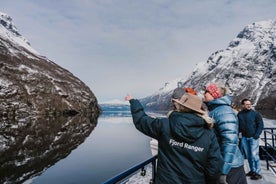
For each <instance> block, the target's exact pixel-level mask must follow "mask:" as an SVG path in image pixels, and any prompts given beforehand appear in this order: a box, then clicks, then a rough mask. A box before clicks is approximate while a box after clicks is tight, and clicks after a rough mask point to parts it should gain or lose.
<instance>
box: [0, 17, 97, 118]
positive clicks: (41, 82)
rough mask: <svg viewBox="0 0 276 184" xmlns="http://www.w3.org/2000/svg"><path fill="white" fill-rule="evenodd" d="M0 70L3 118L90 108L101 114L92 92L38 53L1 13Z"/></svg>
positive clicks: (1, 114)
mask: <svg viewBox="0 0 276 184" xmlns="http://www.w3.org/2000/svg"><path fill="white" fill-rule="evenodd" d="M0 71H1V77H0V97H1V104H0V117H1V116H14V113H16V114H21V115H20V116H23V115H24V116H25V115H29V114H49V113H64V112H82V111H84V110H87V109H91V108H90V107H93V108H94V111H95V112H96V111H98V104H97V99H96V97H95V96H94V94H93V93H92V92H91V90H90V89H89V88H88V87H87V86H86V85H85V84H84V83H83V82H82V81H81V80H79V79H78V78H77V77H75V76H74V75H73V74H72V73H70V72H69V71H67V70H65V69H63V68H61V67H60V66H58V65H57V64H55V63H54V62H52V61H50V60H49V59H47V58H46V57H44V56H42V55H40V54H39V53H38V52H37V51H35V50H34V49H33V48H32V47H31V46H30V43H29V42H28V41H27V39H25V38H24V37H23V36H22V35H21V34H20V33H19V32H18V30H17V28H16V26H15V25H14V24H13V22H12V18H11V17H9V16H8V15H7V14H4V13H0ZM11 111H12V112H11ZM13 112H14V113H13ZM18 116H19V115H18Z"/></svg>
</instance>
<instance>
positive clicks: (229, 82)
mask: <svg viewBox="0 0 276 184" xmlns="http://www.w3.org/2000/svg"><path fill="white" fill-rule="evenodd" d="M178 82H179V83H182V86H183V87H192V88H194V89H196V91H197V92H198V93H203V90H204V86H206V85H208V84H210V83H211V82H216V83H218V84H220V85H224V86H226V87H227V88H228V92H229V93H230V94H231V95H232V96H233V99H234V103H236V104H237V105H239V104H240V100H241V99H243V98H250V99H252V101H253V105H254V106H255V109H257V110H259V111H261V113H262V114H263V115H264V116H266V117H270V118H276V117H275V116H276V85H275V84H276V21H273V20H267V21H260V22H255V23H252V24H249V25H247V26H246V27H245V28H244V29H243V30H242V31H241V32H240V33H239V34H238V35H237V37H236V38H234V39H233V40H232V41H231V42H230V43H229V45H228V47H227V48H226V49H225V50H219V51H217V52H215V53H213V54H212V55H211V56H210V57H209V58H208V60H207V61H206V62H203V63H199V64H198V65H197V67H196V68H195V69H194V71H193V72H192V73H191V75H190V76H189V77H188V78H187V80H186V79H184V80H179V81H178ZM175 87H177V85H175V86H174V87H173V88H171V89H170V90H169V91H168V92H166V93H155V94H153V95H151V96H148V97H145V98H143V99H141V101H142V103H143V104H144V105H145V106H146V108H148V109H155V110H168V108H169V107H170V96H171V93H172V90H173V89H174V88H175Z"/></svg>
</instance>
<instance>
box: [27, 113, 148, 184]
mask: <svg viewBox="0 0 276 184" xmlns="http://www.w3.org/2000/svg"><path fill="white" fill-rule="evenodd" d="M149 142H150V138H149V137H147V136H145V135H143V134H142V133H140V132H138V131H137V130H136V129H135V127H134V125H133V123H132V118H131V117H130V113H129V112H115V113H112V112H109V113H105V112H104V113H103V114H102V116H101V117H100V118H99V119H98V124H97V126H96V128H95V129H94V130H93V131H92V133H91V134H90V135H89V137H87V139H86V140H85V141H84V143H82V144H81V145H79V146H78V147H77V148H76V149H75V150H73V151H72V152H71V154H70V155H68V156H67V157H66V158H65V159H63V160H60V161H59V162H57V163H56V164H55V165H53V166H51V167H50V168H48V169H47V170H46V171H45V172H44V173H42V174H41V175H40V176H37V177H35V178H33V179H31V180H29V181H27V182H25V183H32V184H49V183H51V184H68V183H70V184H73V183H76V184H77V183H78V184H79V183H82V184H86V183H87V184H88V183H89V184H98V183H103V182H104V181H106V180H107V179H109V178H111V177H113V176H115V175H117V174H118V173H120V172H122V171H124V170H126V169H128V168H130V167H132V166H133V165H136V164H137V163H139V162H142V161H144V160H146V159H147V158H150V157H151V151H150V145H149Z"/></svg>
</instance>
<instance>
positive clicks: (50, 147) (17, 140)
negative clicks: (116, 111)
mask: <svg viewBox="0 0 276 184" xmlns="http://www.w3.org/2000/svg"><path fill="white" fill-rule="evenodd" d="M97 118H98V116H94V115H91V116H89V117H83V116H74V117H57V118H49V117H38V118H36V119H25V120H21V121H15V120H1V124H0V132H1V133H0V183H23V182H24V181H26V180H27V179H29V178H32V177H34V176H36V175H39V174H41V173H42V172H43V171H44V170H46V169H47V168H49V167H51V166H52V165H54V164H55V163H56V162H58V161H59V160H61V159H63V158H65V157H66V156H67V155H69V154H70V152H71V151H72V150H74V149H75V148H76V147H78V145H80V144H81V143H83V142H84V140H85V139H86V138H87V137H88V136H89V135H90V133H91V132H92V130H93V129H94V128H95V126H96V125H97Z"/></svg>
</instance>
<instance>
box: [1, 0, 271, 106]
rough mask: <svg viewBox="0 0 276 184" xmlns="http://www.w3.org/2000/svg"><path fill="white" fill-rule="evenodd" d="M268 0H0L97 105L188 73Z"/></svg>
mask: <svg viewBox="0 0 276 184" xmlns="http://www.w3.org/2000/svg"><path fill="white" fill-rule="evenodd" d="M275 8H276V1H275V0H6V1H4V0H1V3H0V11H1V12H4V13H6V14H8V15H10V16H11V17H12V18H13V22H14V23H15V25H16V27H17V28H18V30H19V32H20V33H21V34H22V35H23V36H24V37H25V38H27V39H28V40H29V42H30V43H31V46H32V47H33V48H34V49H35V50H37V51H38V52H39V53H40V54H41V55H44V56H46V57H47V58H49V59H50V60H52V61H54V62H55V63H57V64H58V65H60V66H62V67H63V68H65V69H67V70H69V71H70V72H72V73H73V74H74V75H75V76H77V77H78V78H79V79H81V80H82V81H83V82H85V83H86V84H87V85H88V86H89V87H90V89H91V90H92V92H93V93H94V94H95V95H96V97H97V98H98V100H99V101H100V102H102V101H107V100H111V99H120V100H123V98H124V96H125V95H126V94H127V93H131V94H133V95H134V96H135V97H137V98H140V97H144V96H147V95H149V94H152V93H153V92H155V91H157V90H158V89H159V88H160V87H162V86H163V85H164V83H165V82H167V81H171V80H173V79H176V78H180V77H185V76H186V75H188V74H190V73H191V72H192V71H193V69H194V68H195V66H196V64H197V63H199V62H205V61H206V60H207V59H208V57H209V56H210V55H211V54H212V53H213V52H215V51H217V50H221V49H225V48H226V47H227V46H228V44H229V42H230V41H231V40H232V39H233V38H235V37H236V36H237V34H238V33H239V32H240V31H242V29H243V28H244V27H245V26H246V25H248V24H251V23H253V22H256V21H262V20H268V19H272V20H275V19H276V10H275Z"/></svg>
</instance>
